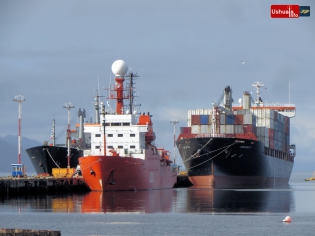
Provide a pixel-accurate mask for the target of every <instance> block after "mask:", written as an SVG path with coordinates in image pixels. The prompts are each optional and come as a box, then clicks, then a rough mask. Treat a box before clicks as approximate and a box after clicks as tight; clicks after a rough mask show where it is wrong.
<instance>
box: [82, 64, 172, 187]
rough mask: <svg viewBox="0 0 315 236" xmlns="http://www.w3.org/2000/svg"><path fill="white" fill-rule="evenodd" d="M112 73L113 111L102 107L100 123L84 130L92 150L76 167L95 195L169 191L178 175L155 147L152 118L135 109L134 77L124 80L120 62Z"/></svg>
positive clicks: (161, 149)
mask: <svg viewBox="0 0 315 236" xmlns="http://www.w3.org/2000/svg"><path fill="white" fill-rule="evenodd" d="M112 71H113V73H114V74H115V76H116V78H115V81H116V83H115V85H114V87H112V88H110V91H111V92H114V93H110V96H109V98H110V99H113V100H116V110H115V111H114V112H111V111H110V110H109V111H105V106H104V105H103V104H102V111H101V117H102V118H101V119H102V122H100V123H99V124H95V125H93V126H85V131H84V132H87V133H90V134H91V135H90V137H91V149H89V150H85V151H84V156H83V157H81V158H79V164H80V168H81V172H82V175H83V178H84V180H85V182H86V184H87V185H88V187H89V188H90V189H91V190H95V191H107V190H145V189H164V188H172V187H173V186H174V184H175V183H176V179H177V172H176V167H175V166H174V165H173V164H172V161H171V160H170V154H169V152H168V151H166V150H164V149H163V148H157V147H156V146H155V144H154V140H155V134H154V132H153V123H152V120H151V117H152V116H151V115H150V114H149V113H147V114H145V113H143V114H141V115H139V114H138V113H137V111H136V109H135V105H134V102H133V100H134V91H135V88H134V82H133V80H134V78H135V77H137V75H134V74H133V73H132V72H130V73H129V74H128V75H127V76H125V75H126V73H127V71H128V67H127V65H126V63H125V62H124V61H122V60H118V61H115V62H114V63H113V65H112ZM125 78H126V79H128V83H127V86H126V89H125V88H124V81H125ZM126 99H127V100H129V101H130V103H129V106H128V109H125V107H124V100H126Z"/></svg>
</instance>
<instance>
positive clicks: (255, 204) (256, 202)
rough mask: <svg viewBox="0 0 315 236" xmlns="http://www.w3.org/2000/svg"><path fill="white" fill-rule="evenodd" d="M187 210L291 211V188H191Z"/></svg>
mask: <svg viewBox="0 0 315 236" xmlns="http://www.w3.org/2000/svg"><path fill="white" fill-rule="evenodd" d="M186 199H187V202H186V209H185V211H186V212H239V213H241V212H244V213H246V212H290V210H291V209H292V208H293V207H294V203H293V197H292V191H290V189H276V190H274V189H254V190H253V189H250V190H249V189H235V190H231V189H215V190H214V189H189V190H188V191H187V198H186Z"/></svg>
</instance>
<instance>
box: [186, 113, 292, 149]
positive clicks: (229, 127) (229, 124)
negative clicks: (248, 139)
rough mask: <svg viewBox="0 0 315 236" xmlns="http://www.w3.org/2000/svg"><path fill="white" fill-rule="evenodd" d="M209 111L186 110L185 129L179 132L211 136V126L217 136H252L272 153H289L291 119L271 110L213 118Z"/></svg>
mask: <svg viewBox="0 0 315 236" xmlns="http://www.w3.org/2000/svg"><path fill="white" fill-rule="evenodd" d="M212 114H213V110H212V109H195V110H189V111H188V127H190V129H189V130H188V127H182V128H181V133H183V132H185V133H188V132H191V133H192V134H210V133H211V132H212V128H213V126H214V124H215V125H216V133H220V134H249V133H253V134H255V135H256V137H257V139H258V140H259V141H261V142H263V143H264V146H265V147H267V148H270V149H273V150H277V151H281V152H284V153H289V148H290V118H289V117H287V116H284V115H282V114H280V113H279V112H277V111H275V110H272V109H265V108H263V107H260V108H254V109H253V108H252V109H242V110H237V111H234V112H233V114H222V113H221V114H220V115H216V116H215V118H213V115H212Z"/></svg>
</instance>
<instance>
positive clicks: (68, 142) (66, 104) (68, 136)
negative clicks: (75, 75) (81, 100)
mask: <svg viewBox="0 0 315 236" xmlns="http://www.w3.org/2000/svg"><path fill="white" fill-rule="evenodd" d="M63 108H66V109H67V110H68V130H67V131H68V132H67V139H68V140H67V144H68V166H67V168H68V169H69V168H70V109H71V108H74V106H73V105H72V103H71V102H68V103H65V105H64V106H63Z"/></svg>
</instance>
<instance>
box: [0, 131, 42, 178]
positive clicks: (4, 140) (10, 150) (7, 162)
mask: <svg viewBox="0 0 315 236" xmlns="http://www.w3.org/2000/svg"><path fill="white" fill-rule="evenodd" d="M40 145H43V143H41V142H38V141H37V140H34V139H29V138H26V137H22V149H21V159H22V164H24V165H26V172H27V174H30V173H31V174H35V169H34V168H33V165H32V163H31V161H30V159H29V157H28V155H27V154H26V152H25V149H28V148H31V147H36V146H40ZM0 162H1V164H0V173H10V172H11V164H16V163H17V162H18V137H17V136H13V135H7V136H5V137H0Z"/></svg>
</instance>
